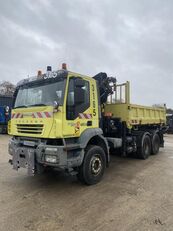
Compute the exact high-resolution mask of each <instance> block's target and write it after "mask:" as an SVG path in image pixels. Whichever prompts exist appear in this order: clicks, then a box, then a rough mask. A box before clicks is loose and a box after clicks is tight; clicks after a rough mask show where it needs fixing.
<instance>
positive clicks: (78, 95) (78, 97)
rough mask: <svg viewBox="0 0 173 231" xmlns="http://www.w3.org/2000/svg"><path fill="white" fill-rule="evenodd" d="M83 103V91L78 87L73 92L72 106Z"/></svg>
mask: <svg viewBox="0 0 173 231" xmlns="http://www.w3.org/2000/svg"><path fill="white" fill-rule="evenodd" d="M84 101H85V91H84V89H82V88H80V87H75V91H74V104H75V105H79V104H82V103H84Z"/></svg>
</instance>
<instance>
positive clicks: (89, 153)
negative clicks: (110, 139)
mask: <svg viewBox="0 0 173 231" xmlns="http://www.w3.org/2000/svg"><path fill="white" fill-rule="evenodd" d="M105 168H106V156H105V152H104V150H103V149H102V148H101V147H99V146H95V145H89V146H88V147H87V149H86V151H85V156H84V160H83V163H82V165H81V166H80V167H79V170H78V174H77V177H78V179H79V180H80V181H81V182H82V183H84V184H87V185H93V184H97V183H98V182H99V181H100V180H101V179H102V177H103V174H104V171H105Z"/></svg>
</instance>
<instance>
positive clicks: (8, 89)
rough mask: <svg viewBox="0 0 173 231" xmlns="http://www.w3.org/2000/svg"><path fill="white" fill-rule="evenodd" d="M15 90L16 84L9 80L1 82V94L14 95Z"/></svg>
mask: <svg viewBox="0 0 173 231" xmlns="http://www.w3.org/2000/svg"><path fill="white" fill-rule="evenodd" d="M14 90H15V85H14V84H12V83H10V82H8V81H3V82H1V83H0V95H8V96H11V95H13V93H14Z"/></svg>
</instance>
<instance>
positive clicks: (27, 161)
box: [12, 148, 35, 176]
mask: <svg viewBox="0 0 173 231" xmlns="http://www.w3.org/2000/svg"><path fill="white" fill-rule="evenodd" d="M12 163H13V169H15V170H18V168H20V167H23V168H27V170H28V175H29V176H34V174H35V152H34V150H33V149H26V148H16V150H15V153H13V158H12Z"/></svg>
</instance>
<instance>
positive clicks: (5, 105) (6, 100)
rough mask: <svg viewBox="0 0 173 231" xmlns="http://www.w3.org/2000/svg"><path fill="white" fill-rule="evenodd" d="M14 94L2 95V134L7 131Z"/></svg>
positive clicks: (0, 99) (0, 128)
mask: <svg viewBox="0 0 173 231" xmlns="http://www.w3.org/2000/svg"><path fill="white" fill-rule="evenodd" d="M12 101H13V98H12V96H7V95H0V134H6V133H7V125H8V121H9V120H10V116H11V107H12Z"/></svg>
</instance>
